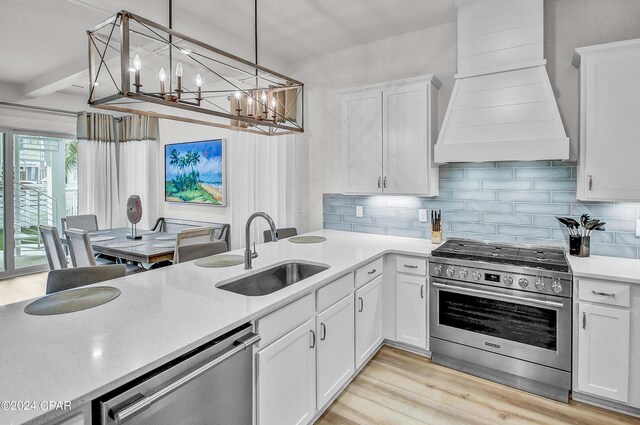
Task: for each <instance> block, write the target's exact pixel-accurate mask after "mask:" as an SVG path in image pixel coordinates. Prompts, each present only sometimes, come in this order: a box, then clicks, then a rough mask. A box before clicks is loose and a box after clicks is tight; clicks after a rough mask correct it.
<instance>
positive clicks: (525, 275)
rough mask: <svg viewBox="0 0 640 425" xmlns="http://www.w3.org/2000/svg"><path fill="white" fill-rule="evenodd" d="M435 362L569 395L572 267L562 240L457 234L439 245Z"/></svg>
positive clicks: (433, 269)
mask: <svg viewBox="0 0 640 425" xmlns="http://www.w3.org/2000/svg"><path fill="white" fill-rule="evenodd" d="M429 276H430V284H429V286H430V302H429V315H430V317H429V319H430V328H429V329H430V341H429V342H430V347H431V352H432V360H433V362H434V363H437V364H442V365H445V366H448V367H452V368H454V369H458V370H461V371H464V372H467V373H471V374H474V375H477V376H481V377H484V378H487V379H491V380H494V381H497V382H501V383H503V384H506V385H510V386H513V387H516V388H520V389H523V390H526V391H530V392H533V393H536V394H539V395H542V396H545V397H549V398H553V399H555V400H560V401H564V402H567V401H568V396H569V390H570V389H571V307H572V304H571V279H572V276H571V272H570V269H569V265H568V263H567V261H566V259H565V256H564V252H563V251H562V250H560V249H556V248H539V247H518V246H514V245H507V244H499V243H483V242H478V241H471V240H462V239H451V240H449V241H447V242H446V243H444V244H443V245H442V246H440V247H439V248H437V249H435V250H434V251H433V252H432V253H431V257H430V260H429Z"/></svg>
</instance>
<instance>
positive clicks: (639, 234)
mask: <svg viewBox="0 0 640 425" xmlns="http://www.w3.org/2000/svg"><path fill="white" fill-rule="evenodd" d="M636 237H637V238H640V220H636Z"/></svg>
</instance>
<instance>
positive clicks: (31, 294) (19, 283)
mask: <svg viewBox="0 0 640 425" xmlns="http://www.w3.org/2000/svg"><path fill="white" fill-rule="evenodd" d="M46 284H47V272H43V273H34V274H29V275H25V276H18V277H13V278H11V279H4V280H0V305H6V304H12V303H17V302H20V301H24V300H29V299H31V298H36V297H41V296H43V295H44V294H45V288H46Z"/></svg>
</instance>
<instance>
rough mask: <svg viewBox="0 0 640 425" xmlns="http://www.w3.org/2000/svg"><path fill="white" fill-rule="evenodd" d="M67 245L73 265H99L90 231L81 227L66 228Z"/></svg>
mask: <svg viewBox="0 0 640 425" xmlns="http://www.w3.org/2000/svg"><path fill="white" fill-rule="evenodd" d="M64 234H65V235H66V237H67V246H68V247H69V254H70V255H71V264H73V267H91V266H97V265H98V263H97V262H96V257H95V255H94V253H93V248H92V247H91V238H90V236H89V232H87V231H86V230H81V229H74V228H70V229H67V230H65V232H64Z"/></svg>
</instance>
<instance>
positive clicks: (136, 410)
mask: <svg viewBox="0 0 640 425" xmlns="http://www.w3.org/2000/svg"><path fill="white" fill-rule="evenodd" d="M258 341H260V335H258V334H255V333H248V334H247V335H245V336H243V337H242V338H239V339H238V340H237V341H236V342H235V343H236V344H237V345H235V346H233V347H229V348H227V349H226V350H224V351H222V352H221V353H220V354H218V355H217V356H216V357H215V358H214V359H213V360H211V361H210V362H209V363H206V364H205V365H202V366H200V367H199V368H197V369H196V370H194V371H193V372H191V373H188V374H187V375H184V376H183V377H181V378H180V379H178V380H176V381H174V382H172V383H171V384H169V385H167V386H166V387H164V388H162V389H161V390H159V391H156V392H155V393H153V394H151V395H148V396H146V397H143V398H141V399H139V400H138V401H136V402H135V403H132V404H130V405H129V406H127V407H124V408H122V409H120V410H118V411H113V410H111V411H110V412H109V414H110V415H111V416H112V417H113V420H114V421H115V423H116V424H118V425H120V424H123V423H125V422H127V421H128V420H130V419H132V418H133V417H135V416H136V415H138V414H140V413H141V412H142V411H144V410H146V409H148V408H149V407H151V405H153V404H154V403H157V402H158V401H160V400H161V399H163V398H164V397H166V396H168V395H169V394H171V393H173V392H174V391H176V390H178V389H180V388H182V387H183V386H185V385H187V384H188V383H189V382H191V381H193V380H194V379H196V378H198V377H199V376H201V375H203V374H205V373H206V372H208V371H209V370H211V369H213V368H214V367H216V366H218V365H219V364H220V363H222V362H223V361H225V360H227V359H228V358H229V357H232V356H234V355H235V354H237V353H239V352H241V351H244V350H246V349H247V348H249V347H251V346H252V345H253V344H256V343H257V342H258Z"/></svg>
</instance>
